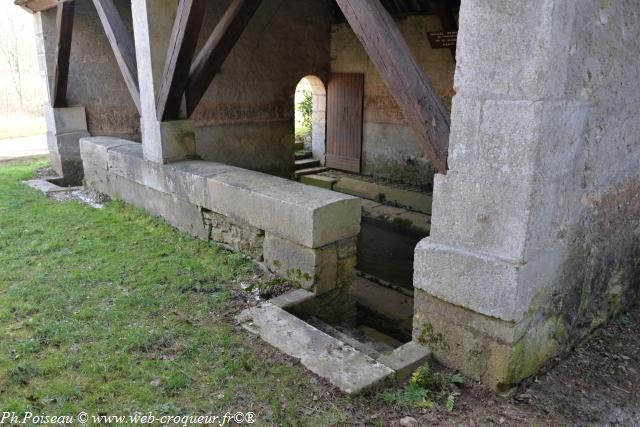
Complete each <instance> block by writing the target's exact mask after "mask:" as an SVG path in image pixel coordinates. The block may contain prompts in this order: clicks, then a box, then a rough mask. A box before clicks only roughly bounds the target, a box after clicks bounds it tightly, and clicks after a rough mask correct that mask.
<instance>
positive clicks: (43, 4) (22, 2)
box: [14, 0, 72, 13]
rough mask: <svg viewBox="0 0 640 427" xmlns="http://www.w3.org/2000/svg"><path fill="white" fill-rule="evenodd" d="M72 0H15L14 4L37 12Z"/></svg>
mask: <svg viewBox="0 0 640 427" xmlns="http://www.w3.org/2000/svg"><path fill="white" fill-rule="evenodd" d="M65 1H72V0H15V1H14V4H16V5H18V6H20V7H22V8H23V9H25V10H27V11H29V12H31V13H37V12H42V11H44V10H49V9H53V8H54V7H57V6H58V4H60V3H62V2H65Z"/></svg>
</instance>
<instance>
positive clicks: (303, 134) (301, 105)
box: [295, 76, 327, 167]
mask: <svg viewBox="0 0 640 427" xmlns="http://www.w3.org/2000/svg"><path fill="white" fill-rule="evenodd" d="M326 123H327V91H326V89H325V87H324V83H323V82H322V80H320V79H319V78H318V77H316V76H306V77H304V78H303V79H302V80H300V82H299V83H298V85H297V86H296V93H295V135H296V136H295V139H296V152H297V153H296V160H297V161H300V160H307V161H306V163H304V166H305V167H306V166H312V165H315V166H324V162H325V141H326V127H327V124H326Z"/></svg>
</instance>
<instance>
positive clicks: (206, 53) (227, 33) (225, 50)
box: [185, 0, 261, 117]
mask: <svg viewBox="0 0 640 427" xmlns="http://www.w3.org/2000/svg"><path fill="white" fill-rule="evenodd" d="M260 3H261V0H232V1H231V4H230V5H229V7H228V8H227V11H226V12H225V13H224V15H223V16H222V19H220V22H218V25H217V26H216V28H215V29H214V30H213V32H212V33H211V36H210V37H209V39H208V40H207V42H206V43H205V45H204V47H203V48H202V50H201V51H200V53H199V54H198V57H197V58H196V59H195V61H194V62H193V65H192V66H191V71H190V73H189V81H188V82H187V89H186V93H185V95H186V100H187V117H190V116H191V114H193V111H194V110H195V109H196V107H197V106H198V103H200V100H201V99H202V97H203V96H204V94H205V92H206V91H207V89H208V88H209V85H210V84H211V82H212V81H213V78H214V77H215V75H216V74H217V73H218V71H220V67H222V64H223V63H224V61H225V60H226V59H227V56H228V55H229V52H231V49H233V46H235V44H236V42H237V41H238V39H239V38H240V36H241V35H242V33H243V32H244V29H245V28H246V27H247V25H248V24H249V21H250V20H251V17H252V16H253V14H254V13H255V11H256V10H257V9H258V6H260Z"/></svg>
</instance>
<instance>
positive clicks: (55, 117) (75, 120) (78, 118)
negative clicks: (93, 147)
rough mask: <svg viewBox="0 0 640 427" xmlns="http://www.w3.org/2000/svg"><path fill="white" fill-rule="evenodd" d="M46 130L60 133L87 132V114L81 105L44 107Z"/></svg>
mask: <svg viewBox="0 0 640 427" xmlns="http://www.w3.org/2000/svg"><path fill="white" fill-rule="evenodd" d="M45 119H46V121H47V131H48V132H50V133H52V134H54V135H60V134H64V133H71V132H87V116H86V113H85V108H84V107H83V106H77V107H65V108H52V107H50V106H46V107H45Z"/></svg>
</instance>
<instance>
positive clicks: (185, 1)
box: [156, 0, 208, 121]
mask: <svg viewBox="0 0 640 427" xmlns="http://www.w3.org/2000/svg"><path fill="white" fill-rule="evenodd" d="M207 1H208V0H180V3H179V4H178V10H177V12H176V19H175V21H174V24H173V31H172V32H171V41H170V44H169V50H168V52H167V59H166V62H165V65H164V73H163V77H162V84H161V86H160V91H159V95H158V104H157V111H156V117H157V119H158V120H160V121H164V120H177V119H178V118H179V116H180V106H181V104H182V98H183V96H184V92H185V89H186V87H187V80H188V79H189V71H190V70H191V61H192V60H193V57H194V55H195V53H196V46H197V44H198V36H199V35H200V29H201V28H202V22H203V20H204V14H205V12H206V10H207Z"/></svg>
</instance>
